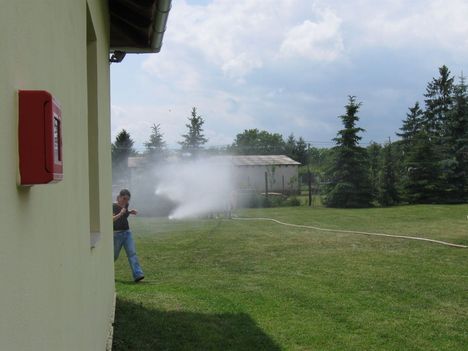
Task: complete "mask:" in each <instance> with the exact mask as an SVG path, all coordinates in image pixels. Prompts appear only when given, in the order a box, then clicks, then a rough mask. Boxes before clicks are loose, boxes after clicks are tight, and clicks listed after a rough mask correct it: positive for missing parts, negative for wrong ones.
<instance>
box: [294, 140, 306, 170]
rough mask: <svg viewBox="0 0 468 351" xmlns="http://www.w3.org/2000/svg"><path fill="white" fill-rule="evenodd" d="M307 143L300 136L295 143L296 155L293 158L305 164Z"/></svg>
mask: <svg viewBox="0 0 468 351" xmlns="http://www.w3.org/2000/svg"><path fill="white" fill-rule="evenodd" d="M307 148H308V147H307V143H306V142H305V140H304V139H303V138H302V137H299V140H298V141H297V143H296V157H297V158H295V160H296V161H297V162H300V163H301V164H302V165H306V164H307Z"/></svg>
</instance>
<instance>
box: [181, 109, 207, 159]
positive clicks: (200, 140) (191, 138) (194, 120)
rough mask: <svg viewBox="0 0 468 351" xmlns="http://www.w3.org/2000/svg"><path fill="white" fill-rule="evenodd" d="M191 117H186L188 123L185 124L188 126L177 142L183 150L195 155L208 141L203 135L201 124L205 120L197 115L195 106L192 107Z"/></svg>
mask: <svg viewBox="0 0 468 351" xmlns="http://www.w3.org/2000/svg"><path fill="white" fill-rule="evenodd" d="M191 115H192V117H190V118H188V120H189V123H188V124H186V125H185V126H186V127H187V128H188V132H187V134H183V135H182V137H183V141H181V142H179V144H180V145H181V146H182V150H183V151H188V152H190V153H191V154H192V156H196V155H197V154H199V152H200V151H201V150H202V149H203V145H205V144H206V143H207V142H208V139H206V138H205V136H204V135H203V124H204V123H205V121H204V120H203V118H202V117H201V116H199V115H197V109H196V107H193V108H192V113H191Z"/></svg>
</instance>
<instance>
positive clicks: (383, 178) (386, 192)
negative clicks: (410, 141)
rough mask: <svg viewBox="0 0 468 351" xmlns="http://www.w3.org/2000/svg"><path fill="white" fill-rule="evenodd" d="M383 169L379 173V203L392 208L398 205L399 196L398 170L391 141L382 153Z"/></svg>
mask: <svg viewBox="0 0 468 351" xmlns="http://www.w3.org/2000/svg"><path fill="white" fill-rule="evenodd" d="M382 154H383V155H382V169H381V170H380V172H379V187H378V188H379V191H378V201H379V203H380V205H382V206H392V205H395V204H397V203H398V201H399V195H398V191H397V187H396V168H395V163H394V155H393V149H392V143H391V142H390V141H389V143H388V144H387V145H385V147H384V148H383V151H382Z"/></svg>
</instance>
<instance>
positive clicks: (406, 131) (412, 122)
mask: <svg viewBox="0 0 468 351" xmlns="http://www.w3.org/2000/svg"><path fill="white" fill-rule="evenodd" d="M423 117H424V111H423V110H421V107H420V106H419V102H416V103H415V104H414V106H413V107H410V108H409V113H407V114H406V119H405V120H404V121H403V126H402V127H401V128H400V131H401V132H400V133H397V135H398V136H399V137H401V139H402V144H403V150H404V151H405V152H407V151H408V150H409V149H411V146H412V142H413V141H414V138H415V136H416V135H417V134H418V133H419V132H420V131H421V128H422V123H423Z"/></svg>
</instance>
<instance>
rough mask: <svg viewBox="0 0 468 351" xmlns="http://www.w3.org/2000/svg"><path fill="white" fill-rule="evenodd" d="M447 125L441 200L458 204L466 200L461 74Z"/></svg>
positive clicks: (467, 93) (467, 134) (467, 96)
mask: <svg viewBox="0 0 468 351" xmlns="http://www.w3.org/2000/svg"><path fill="white" fill-rule="evenodd" d="M447 124H448V128H447V133H446V135H445V137H444V138H443V145H444V147H445V150H444V151H445V153H444V154H445V158H444V159H443V160H442V162H441V168H442V184H443V185H444V189H443V190H444V199H445V200H446V202H451V203H459V202H464V201H467V200H468V88H467V85H466V83H465V77H464V76H463V75H462V76H461V77H460V82H459V84H457V85H455V88H454V94H453V108H452V110H451V111H450V112H449V113H448V118H447Z"/></svg>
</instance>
